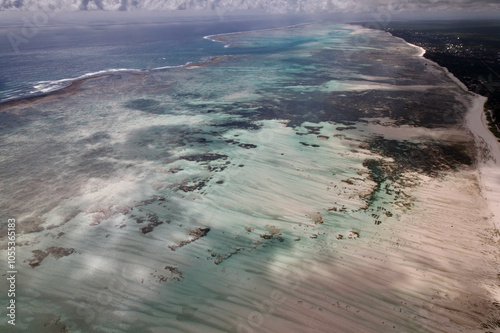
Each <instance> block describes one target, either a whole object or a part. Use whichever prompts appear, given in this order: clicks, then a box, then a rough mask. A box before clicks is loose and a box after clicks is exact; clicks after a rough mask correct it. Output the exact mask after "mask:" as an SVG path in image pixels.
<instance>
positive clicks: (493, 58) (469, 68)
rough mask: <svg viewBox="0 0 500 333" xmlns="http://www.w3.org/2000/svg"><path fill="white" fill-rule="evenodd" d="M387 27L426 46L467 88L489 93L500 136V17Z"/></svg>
mask: <svg viewBox="0 0 500 333" xmlns="http://www.w3.org/2000/svg"><path fill="white" fill-rule="evenodd" d="M383 29H384V30H385V31H388V32H390V33H391V34H392V35H394V36H397V37H400V38H403V39H404V40H406V41H407V42H409V43H412V44H415V45H418V46H421V47H423V48H424V49H425V50H426V53H425V55H424V56H425V57H426V58H427V59H430V60H432V61H434V62H436V63H438V64H439V65H440V66H443V67H446V68H447V69H448V70H449V71H450V72H451V73H452V74H453V75H455V76H456V77H457V78H458V79H459V80H460V81H462V82H463V83H464V84H465V85H466V86H467V88H468V89H469V90H470V91H472V92H474V93H476V94H479V95H482V96H486V97H488V101H487V103H486V104H485V113H486V117H487V119H488V122H489V127H490V130H491V132H492V133H493V134H494V135H495V136H496V137H497V138H500V131H499V129H498V128H499V127H500V74H499V73H500V34H499V33H498V32H499V31H500V21H472V20H471V21H439V22H436V21H414V22H391V23H389V24H388V25H386V26H385V27H383Z"/></svg>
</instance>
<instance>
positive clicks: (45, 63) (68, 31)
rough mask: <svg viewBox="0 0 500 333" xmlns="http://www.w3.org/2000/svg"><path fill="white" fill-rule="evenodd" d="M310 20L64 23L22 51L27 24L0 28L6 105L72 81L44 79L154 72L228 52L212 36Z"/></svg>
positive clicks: (0, 94) (41, 32)
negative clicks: (109, 72)
mask: <svg viewBox="0 0 500 333" xmlns="http://www.w3.org/2000/svg"><path fill="white" fill-rule="evenodd" d="M304 21H307V20H306V19H305V18H299V17H274V18H273V19H269V18H266V19H257V18H244V17H239V18H224V19H221V18H218V17H212V18H206V19H203V20H196V21H193V20H187V19H185V18H184V19H183V18H169V19H168V20H167V19H166V20H165V22H160V23H158V22H152V23H135V24H127V22H121V21H119V22H118V23H116V22H114V23H112V24H109V23H96V22H92V23H89V24H86V25H85V24H72V23H71V22H62V23H56V24H53V25H49V24H48V25H47V26H41V27H39V29H38V31H37V33H36V34H35V35H34V36H33V37H32V38H28V39H26V40H27V42H26V43H24V42H23V43H20V44H19V45H18V47H17V49H18V50H16V49H15V47H14V46H13V45H12V43H11V41H12V39H13V38H14V37H13V36H15V37H19V38H22V37H23V35H22V26H21V25H20V26H16V27H10V28H0V101H2V100H7V99H12V98H19V97H24V96H27V95H32V94H37V93H40V92H41V91H40V89H55V88H57V87H61V86H63V85H64V84H68V83H69V82H70V81H65V82H61V83H60V84H57V85H55V84H53V83H54V82H52V84H51V82H44V81H56V80H62V79H70V78H77V77H79V76H82V75H85V74H89V73H96V72H100V71H106V70H112V69H132V70H150V69H153V68H158V67H164V66H179V65H183V64H185V63H187V62H198V61H203V59H204V58H206V57H211V56H217V55H224V54H227V53H228V52H227V49H224V45H223V44H222V43H214V42H212V41H210V40H207V39H204V38H203V37H204V36H206V35H212V34H220V33H228V32H236V31H248V30H256V29H266V28H275V27H282V26H286V25H291V24H297V23H302V22H304ZM20 23H22V22H20ZM16 51H18V52H16ZM261 51H262V50H258V49H254V50H252V52H261ZM245 52H248V50H245V49H242V48H238V49H234V50H231V54H238V53H245ZM40 82H44V84H42V85H40V84H39V83H40Z"/></svg>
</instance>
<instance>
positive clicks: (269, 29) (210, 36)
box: [203, 22, 316, 47]
mask: <svg viewBox="0 0 500 333" xmlns="http://www.w3.org/2000/svg"><path fill="white" fill-rule="evenodd" d="M314 23H316V22H307V23H299V24H292V25H287V26H284V27H277V28H267V29H257V30H245V31H234V32H227V33H222V34H214V35H206V36H204V37H203V38H204V39H208V40H210V41H212V42H218V43H224V44H226V46H225V47H229V46H230V45H231V43H227V42H225V41H222V40H218V39H215V38H216V37H220V36H233V35H239V34H245V33H249V32H264V31H273V30H285V29H292V28H297V27H301V26H306V25H310V24H314Z"/></svg>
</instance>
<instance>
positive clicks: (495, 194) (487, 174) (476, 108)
mask: <svg viewBox="0 0 500 333" xmlns="http://www.w3.org/2000/svg"><path fill="white" fill-rule="evenodd" d="M485 102H486V97H482V96H476V98H475V99H474V100H473V105H472V107H471V110H470V112H469V113H468V115H467V118H466V124H467V127H468V128H469V129H470V130H471V132H472V134H473V135H474V138H475V140H476V144H477V147H478V157H479V164H478V168H479V172H480V178H481V185H482V187H483V195H484V196H486V198H487V200H488V207H489V208H490V210H491V212H492V213H493V214H494V221H495V225H496V227H497V229H500V144H499V142H498V139H497V138H496V137H495V136H494V135H493V134H492V133H491V132H490V131H489V130H488V124H487V121H486V116H485V114H484V103H485Z"/></svg>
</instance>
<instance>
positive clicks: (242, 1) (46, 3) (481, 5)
mask: <svg viewBox="0 0 500 333" xmlns="http://www.w3.org/2000/svg"><path fill="white" fill-rule="evenodd" d="M41 9H44V10H47V9H51V10H63V11H78V10H106V11H115V10H128V11H134V10H155V11H156V10H211V11H217V10H224V11H232V10H261V11H266V12H271V13H318V12H323V13H324V12H331V13H367V12H373V11H376V10H381V9H386V10H390V11H393V12H403V11H408V12H411V11H428V12H429V11H436V10H438V11H460V10H463V11H473V12H481V11H484V12H488V11H492V10H493V11H499V10H500V2H499V1H498V0H0V10H15V11H19V10H41Z"/></svg>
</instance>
